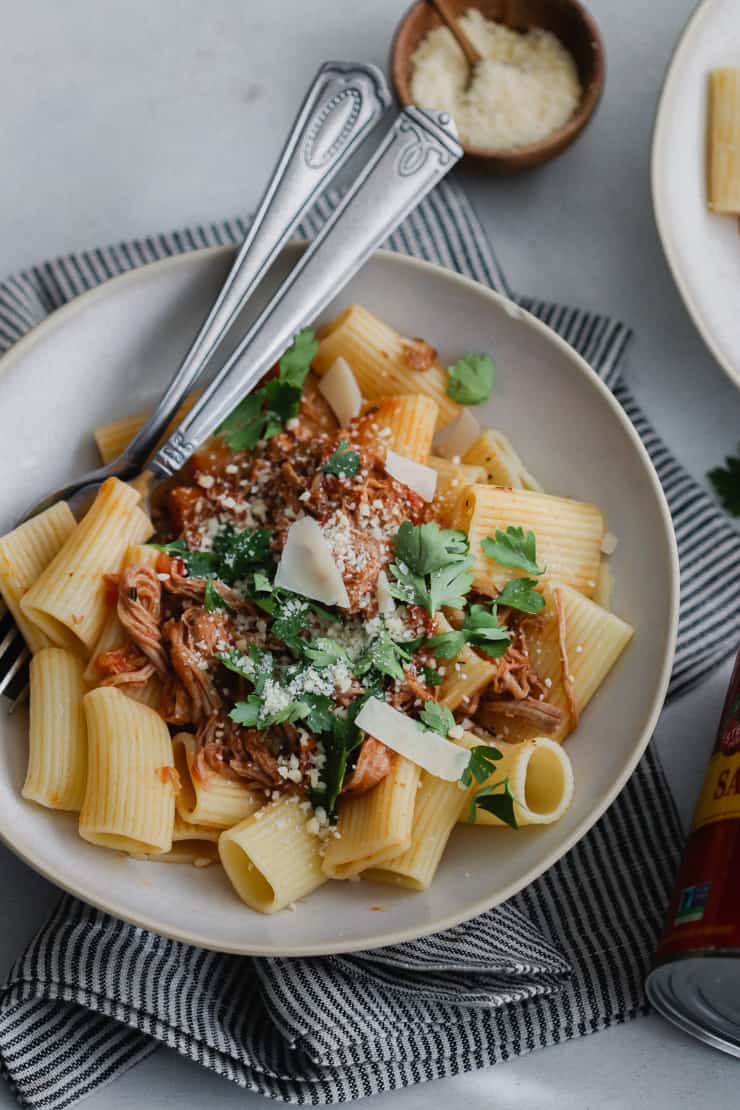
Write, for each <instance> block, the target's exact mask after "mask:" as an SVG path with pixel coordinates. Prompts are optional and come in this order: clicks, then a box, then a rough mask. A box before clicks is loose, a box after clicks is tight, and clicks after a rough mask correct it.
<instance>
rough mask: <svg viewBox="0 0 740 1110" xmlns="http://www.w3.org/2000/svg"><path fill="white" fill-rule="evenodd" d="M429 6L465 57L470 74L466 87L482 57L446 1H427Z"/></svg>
mask: <svg viewBox="0 0 740 1110" xmlns="http://www.w3.org/2000/svg"><path fill="white" fill-rule="evenodd" d="M428 2H429V3H430V4H431V6H432V7H433V8H434V9H435V11H436V12H437V15H438V16H439V18H440V19H441V20H442V22H443V23H444V25H445V26H446V27H447V28H448V30H449V31H450V33H451V34H452V37H453V38H454V39H455V42H456V43H457V45H458V46H459V47H460V49H461V50H462V52H463V54H464V55H465V57H466V59H467V62H468V65H469V66H470V72H469V74H468V85H469V84H470V82H471V81H472V79H473V70H474V69H475V67H476V66H477V65H478V62H482V61H483V55H482V54H481V53H480V52H479V51H478V50H477V49H476V47H475V46H473V44H472V42H471V41H470V39H469V38H468V36H467V35H466V34H465V32H464V31H463V29H462V27H461V26H460V24H459V23H458V22H457V16H456V15H455V13H454V11H453V10H452V8H451V7H450V5H449V3H448V0H428Z"/></svg>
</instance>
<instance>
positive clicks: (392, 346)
mask: <svg viewBox="0 0 740 1110" xmlns="http://www.w3.org/2000/svg"><path fill="white" fill-rule="evenodd" d="M414 355H415V347H414V342H413V340H408V339H405V338H404V337H403V336H402V335H400V334H399V333H398V332H397V331H396V329H395V328H392V327H390V325H388V324H386V323H385V322H384V321H383V320H379V319H378V317H377V316H374V315H373V314H372V312H368V310H367V309H366V308H363V307H362V305H358V304H354V305H350V306H349V308H346V309H345V310H344V312H342V313H340V315H339V316H337V318H336V320H334V321H333V322H332V323H331V324H330V325H329V326H328V327H326V328H324V329H323V331H322V333H321V338H320V341H319V349H318V351H317V353H316V357H315V358H314V360H313V369H314V370H315V371H316V373H317V374H319V375H321V376H323V375H324V374H325V373H326V372H327V371H328V370H329V369H330V368H331V366H332V364H333V363H334V360H335V359H337V358H343V359H346V361H347V362H348V363H349V365H350V366H351V367H352V371H353V373H354V375H355V378H356V379H357V384H358V385H359V387H360V390H361V391H362V395H363V397H364V398H365V400H366V401H377V399H378V398H379V397H387V396H390V395H392V394H397V393H405V394H412V395H419V396H423V397H431V398H432V400H433V401H436V402H437V405H438V406H439V413H438V426H439V427H444V425H445V424H449V422H450V421H451V420H453V419H454V418H455V416H456V415H457V413H458V412H459V408H458V405H457V404H456V403H455V402H454V401H453V400H451V398H450V397H449V396H448V395H447V375H446V374H445V371H444V370H443V369H442V367H441V366H440V365H439V363H438V362H437V360H436V354H435V353H434V352H432V353H431V356H430V358H429V360H428V361H429V365H428V366H427V367H426V368H425V369H419V368H418V366H419V363H418V361H417V360H416V359H415V357H414Z"/></svg>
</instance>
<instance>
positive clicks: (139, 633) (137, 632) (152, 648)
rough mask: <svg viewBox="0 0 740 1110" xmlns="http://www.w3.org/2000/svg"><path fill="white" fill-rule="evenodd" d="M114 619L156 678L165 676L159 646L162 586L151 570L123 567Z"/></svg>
mask: <svg viewBox="0 0 740 1110" xmlns="http://www.w3.org/2000/svg"><path fill="white" fill-rule="evenodd" d="M116 611H117V613H118V619H119V621H120V622H121V625H122V627H123V630H124V632H126V633H127V635H128V636H129V638H130V639H131V640H132V641H133V643H135V644H136V646H137V648H138V649H139V651H140V652H141V653H142V655H145V656H146V657H147V659H148V660H149V661H150V662H151V663H152V664H153V665H154V667H155V668H156V670H157V671H158V673H159V674H160V675H165V674H167V669H168V668H167V656H166V655H165V651H164V646H163V644H162V630H161V627H160V621H161V616H162V583H161V582H160V580H159V578H158V577H157V573H156V571H154V570H152V569H151V567H143V566H138V567H126V569H125V570H124V571H123V573H122V575H121V580H120V582H119V584H118V605H117V608H116Z"/></svg>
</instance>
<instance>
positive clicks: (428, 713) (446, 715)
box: [421, 701, 455, 739]
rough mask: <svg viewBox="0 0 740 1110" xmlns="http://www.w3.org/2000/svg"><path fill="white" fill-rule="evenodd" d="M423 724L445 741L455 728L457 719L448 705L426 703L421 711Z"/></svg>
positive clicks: (432, 702)
mask: <svg viewBox="0 0 740 1110" xmlns="http://www.w3.org/2000/svg"><path fill="white" fill-rule="evenodd" d="M421 722H422V724H424V725H426V727H427V728H429V729H431V730H432V732H436V733H437V734H438V735H439V736H444V737H445V739H446V738H447V736H448V735H449V732H450V729H451V728H454V727H455V718H454V717H453V716H452V712H451V710H449V709H448V708H447V706H446V705H439V703H438V702H436V701H425V702H424V708H423V709H422V711H421Z"/></svg>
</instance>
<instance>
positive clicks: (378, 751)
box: [342, 736, 393, 794]
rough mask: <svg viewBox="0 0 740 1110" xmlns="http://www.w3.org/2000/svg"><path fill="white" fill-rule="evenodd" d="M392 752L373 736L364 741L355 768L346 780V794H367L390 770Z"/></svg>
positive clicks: (344, 791)
mask: <svg viewBox="0 0 740 1110" xmlns="http://www.w3.org/2000/svg"><path fill="white" fill-rule="evenodd" d="M392 763H393V756H392V753H391V752H390V751H389V750H388V748H386V746H385V744H382V743H381V742H380V740H376V739H375V738H374V737H373V736H368V737H367V739H366V740H364V741H363V742H362V747H361V748H360V754H359V755H358V757H357V763H356V764H355V768H354V770H353V771H352V772H351V774H349V775H348V776H347V778H346V779H345V780H344V790H343V791H342V793H344V794H365V793H366V792H367V791H368V790H372V788H373V787H374V786H377V785H378V783H379V782H382V781H383V779H384V778H385V777H386V775H387V774H388V773H389V772H390V769H391V766H392Z"/></svg>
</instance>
